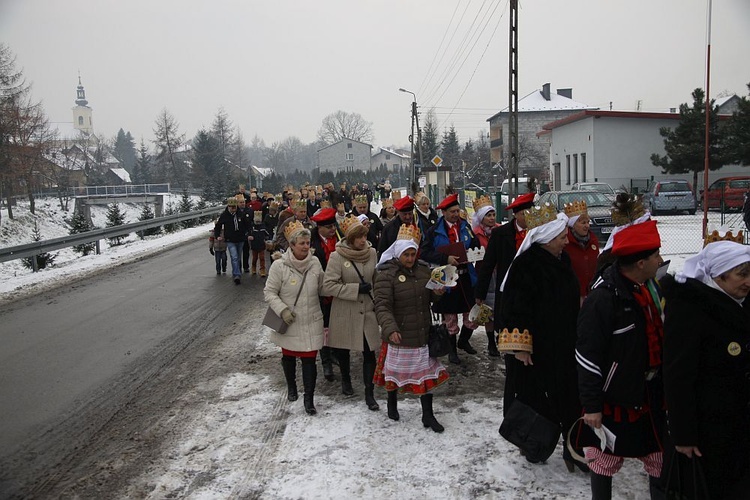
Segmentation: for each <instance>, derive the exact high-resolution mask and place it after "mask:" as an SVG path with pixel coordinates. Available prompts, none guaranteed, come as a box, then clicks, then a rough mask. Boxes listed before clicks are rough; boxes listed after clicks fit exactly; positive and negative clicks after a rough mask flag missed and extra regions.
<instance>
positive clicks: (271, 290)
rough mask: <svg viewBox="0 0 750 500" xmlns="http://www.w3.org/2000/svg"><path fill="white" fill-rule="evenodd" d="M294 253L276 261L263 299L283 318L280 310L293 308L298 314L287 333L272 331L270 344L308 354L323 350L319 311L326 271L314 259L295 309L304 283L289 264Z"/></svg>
mask: <svg viewBox="0 0 750 500" xmlns="http://www.w3.org/2000/svg"><path fill="white" fill-rule="evenodd" d="M290 253H291V251H287V252H284V254H283V255H282V256H281V258H280V259H278V260H276V261H274V263H273V264H272V265H271V269H270V270H269V272H268V279H267V280H266V287H265V288H264V289H263V296H264V297H265V300H266V302H267V303H268V305H269V306H270V307H271V309H273V311H274V312H275V313H276V314H278V315H279V316H281V311H283V310H284V309H286V308H287V307H288V308H290V309H291V310H292V311H293V312H294V314H296V315H297V318H296V319H295V321H294V323H292V324H291V325H289V329H288V330H287V331H286V333H284V334H283V335H282V334H279V333H278V332H274V331H272V332H271V337H270V339H271V342H273V343H274V344H276V345H277V346H279V347H281V348H283V349H288V350H290V351H300V352H309V351H315V350H318V349H320V348H321V347H323V313H322V312H321V310H320V300H319V299H318V294H319V291H320V287H321V286H322V284H323V268H321V267H320V262H319V261H318V259H316V258H315V257H312V258H311V259H310V261H309V264H308V268H307V269H308V271H307V279H306V280H305V286H304V289H303V290H302V293H301V294H300V296H299V300H298V301H297V306H296V307H293V304H294V299H295V298H296V297H297V292H298V291H299V287H300V285H301V283H302V273H301V272H299V271H297V270H296V269H295V268H294V267H293V266H292V265H291V264H290V262H289V254H290Z"/></svg>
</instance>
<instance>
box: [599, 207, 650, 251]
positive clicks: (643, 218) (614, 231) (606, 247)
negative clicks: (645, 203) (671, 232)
mask: <svg viewBox="0 0 750 500" xmlns="http://www.w3.org/2000/svg"><path fill="white" fill-rule="evenodd" d="M650 218H651V212H646V213H645V214H643V215H641V216H640V217H638V218H637V219H636V220H634V221H633V222H629V223H627V224H623V225H622V226H615V227H613V228H612V233H611V234H610V235H609V239H608V240H607V244H606V245H604V249H603V250H602V252H606V251H607V250H611V249H612V245H614V244H615V235H616V234H617V233H619V232H620V231H622V230H623V229H625V228H626V227H630V226H634V225H635V224H640V223H642V222H646V221H647V220H649V219H650Z"/></svg>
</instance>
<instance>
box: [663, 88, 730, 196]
mask: <svg viewBox="0 0 750 500" xmlns="http://www.w3.org/2000/svg"><path fill="white" fill-rule="evenodd" d="M692 96H693V105H692V107H691V106H688V105H687V104H680V123H679V125H677V127H676V128H675V129H674V130H673V129H671V128H669V127H662V128H661V129H659V134H660V135H661V136H662V137H663V138H664V150H665V151H666V153H667V154H666V155H664V156H660V155H659V154H657V153H654V154H652V155H651V163H653V164H654V165H655V166H657V167H661V169H662V173H664V174H686V173H690V172H692V173H693V186H694V187H695V186H697V185H698V172H703V169H704V163H705V160H704V155H705V133H706V128H705V127H706V120H705V116H706V113H705V109H706V105H705V101H704V97H705V94H704V93H703V89H695V90H694V91H693V94H692ZM718 121H719V120H718V116H717V109H716V107H715V106H714V105H713V103H712V104H711V116H710V120H709V165H708V168H709V170H718V169H720V168H721V167H722V166H723V165H724V161H723V158H722V157H721V148H720V144H721V138H720V136H719V131H718Z"/></svg>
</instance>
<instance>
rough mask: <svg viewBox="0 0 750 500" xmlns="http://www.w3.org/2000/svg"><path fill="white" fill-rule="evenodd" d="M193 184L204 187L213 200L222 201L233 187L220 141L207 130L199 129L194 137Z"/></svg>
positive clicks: (206, 194) (204, 191)
mask: <svg viewBox="0 0 750 500" xmlns="http://www.w3.org/2000/svg"><path fill="white" fill-rule="evenodd" d="M192 157H193V174H192V175H193V176H192V180H193V185H194V186H196V187H200V188H202V189H203V195H204V196H205V197H206V198H207V199H208V200H211V201H217V202H218V201H222V199H223V197H224V195H225V194H226V193H227V192H228V190H231V189H232V188H231V187H230V186H229V185H228V184H227V183H228V182H231V180H230V179H229V168H228V167H229V165H228V163H227V162H226V161H225V160H224V158H223V157H222V154H221V148H220V144H219V141H218V139H217V138H216V137H214V136H213V135H211V134H209V133H208V132H206V131H205V130H199V131H198V133H197V134H196V136H195V138H194V139H193V151H192Z"/></svg>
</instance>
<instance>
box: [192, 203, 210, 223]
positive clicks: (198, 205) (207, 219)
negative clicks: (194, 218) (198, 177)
mask: <svg viewBox="0 0 750 500" xmlns="http://www.w3.org/2000/svg"><path fill="white" fill-rule="evenodd" d="M206 208H208V203H207V202H206V198H205V197H203V196H201V199H200V200H198V203H196V204H195V209H196V210H205V209H206ZM198 222H199V223H201V224H206V223H207V222H211V216H210V215H206V216H204V217H201V218H199V219H198Z"/></svg>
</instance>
